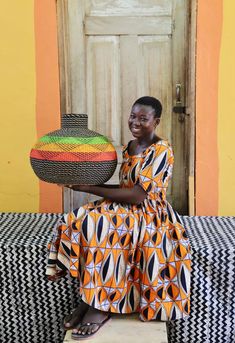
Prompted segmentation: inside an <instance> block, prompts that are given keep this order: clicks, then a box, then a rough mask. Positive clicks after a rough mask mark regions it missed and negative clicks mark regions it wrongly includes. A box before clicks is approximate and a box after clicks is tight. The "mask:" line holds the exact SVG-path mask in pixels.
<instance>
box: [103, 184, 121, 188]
mask: <svg viewBox="0 0 235 343" xmlns="http://www.w3.org/2000/svg"><path fill="white" fill-rule="evenodd" d="M99 187H103V188H119V187H120V185H109V184H107V183H103V184H102V185H99Z"/></svg>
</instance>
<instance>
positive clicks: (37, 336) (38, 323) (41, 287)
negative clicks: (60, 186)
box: [0, 213, 79, 343]
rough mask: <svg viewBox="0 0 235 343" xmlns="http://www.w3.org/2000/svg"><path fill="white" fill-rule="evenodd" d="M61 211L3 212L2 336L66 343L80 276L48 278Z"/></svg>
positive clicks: (17, 341)
mask: <svg viewBox="0 0 235 343" xmlns="http://www.w3.org/2000/svg"><path fill="white" fill-rule="evenodd" d="M58 217H59V215H58V214H35V213H1V214H0V256H1V260H0V286H1V297H0V318H1V319H0V342H2V343H8V342H9V343H11V342H14V343H62V342H63V339H64V331H63V329H62V327H61V323H62V320H63V317H64V316H65V314H67V313H69V312H70V311H71V309H72V308H73V307H75V306H76V305H77V304H78V301H79V296H78V284H77V280H75V279H73V278H70V279H68V278H67V277H66V278H64V279H63V280H60V282H58V283H52V282H49V281H47V279H46V277H45V270H46V262H47V243H48V240H50V239H51V236H52V230H51V229H50V228H51V227H53V226H55V225H56V222H57V221H58Z"/></svg>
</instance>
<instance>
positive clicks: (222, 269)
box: [0, 213, 235, 343]
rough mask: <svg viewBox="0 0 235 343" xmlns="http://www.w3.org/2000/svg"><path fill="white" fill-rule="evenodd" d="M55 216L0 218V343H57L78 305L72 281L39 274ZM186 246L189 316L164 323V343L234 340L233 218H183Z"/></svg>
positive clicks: (231, 342)
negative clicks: (68, 316)
mask: <svg viewBox="0 0 235 343" xmlns="http://www.w3.org/2000/svg"><path fill="white" fill-rule="evenodd" d="M59 216H60V215H59V214H35V213H2V214H0V257H1V260H0V287H1V288H0V289H1V291H0V342H1V343H13V342H14V343H60V342H63V337H64V331H63V329H62V328H61V322H62V319H63V317H64V315H65V314H66V313H68V312H69V311H70V310H71V309H72V307H73V306H76V304H77V302H78V301H79V296H78V285H77V283H76V280H73V279H70V278H64V279H62V280H60V281H59V282H58V283H52V282H48V281H47V279H46V277H45V268H46V262H47V242H48V241H49V240H50V238H51V235H52V228H53V227H54V225H55V224H56V222H57V220H58V218H59ZM181 218H182V220H183V223H184V225H185V227H186V228H187V232H188V235H189V238H190V243H191V247H192V274H191V315H190V317H189V318H188V319H185V320H178V321H174V322H169V323H168V324H167V331H168V341H169V343H186V342H187V343H235V218H234V217H181Z"/></svg>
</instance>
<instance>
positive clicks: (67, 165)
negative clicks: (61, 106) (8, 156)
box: [30, 114, 117, 185]
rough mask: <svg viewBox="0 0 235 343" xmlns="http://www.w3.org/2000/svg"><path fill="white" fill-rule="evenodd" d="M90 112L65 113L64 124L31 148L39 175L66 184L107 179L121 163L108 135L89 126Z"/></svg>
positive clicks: (32, 157)
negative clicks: (90, 128) (88, 113)
mask: <svg viewBox="0 0 235 343" xmlns="http://www.w3.org/2000/svg"><path fill="white" fill-rule="evenodd" d="M87 121H88V119H87V115H86V114H66V115H63V116H62V125H61V126H62V128H61V129H60V130H56V131H53V132H50V133H48V134H46V135H45V136H43V137H41V138H40V139H39V141H38V142H37V143H36V144H35V146H34V147H33V149H32V150H31V152H30V162H31V166H32V168H33V170H34V172H35V174H36V175H37V176H38V177H39V179H41V180H43V181H46V182H50V183H57V184H65V185H97V184H102V183H105V182H107V181H108V180H109V179H110V178H111V176H112V175H113V173H114V171H115V169H116V166H117V154H116V151H115V148H114V146H113V145H112V144H111V143H110V141H109V140H108V138H107V137H105V136H102V135H100V134H99V133H97V132H94V131H91V130H89V129H88V128H87Z"/></svg>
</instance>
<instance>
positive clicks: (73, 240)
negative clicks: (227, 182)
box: [47, 140, 191, 321]
mask: <svg viewBox="0 0 235 343" xmlns="http://www.w3.org/2000/svg"><path fill="white" fill-rule="evenodd" d="M173 162H174V157H173V152H172V148H171V146H170V145H169V144H168V142H167V141H165V140H160V141H159V142H157V143H154V144H152V145H151V146H149V147H148V148H147V149H146V150H145V151H144V152H142V153H141V154H138V155H134V156H130V155H129V153H128V146H125V147H124V149H123V162H122V165H121V169H120V187H122V188H128V187H133V186H134V185H136V184H138V185H140V186H141V187H142V188H143V189H144V190H145V191H146V193H147V197H146V199H145V200H144V201H143V202H142V203H141V204H139V205H131V204H125V203H116V202H111V201H109V200H104V199H103V200H99V201H96V202H93V203H88V204H86V205H84V206H82V207H80V208H78V209H76V210H74V211H73V212H70V213H68V214H66V215H63V216H62V218H61V219H60V221H59V223H58V225H57V226H56V227H55V230H54V235H53V238H52V241H51V243H50V244H49V259H48V265H47V274H48V275H53V274H54V273H55V272H56V271H57V270H68V271H69V272H70V274H71V275H72V276H73V277H75V278H78V280H79V283H80V294H81V297H82V299H83V301H84V302H86V303H87V304H89V305H91V306H93V307H95V308H97V309H99V310H102V311H110V312H114V313H131V312H139V314H140V319H141V320H143V321H148V320H161V321H167V320H175V319H180V318H185V317H187V316H188V315H189V313H190V271H191V251H190V243H189V239H188V237H187V234H186V231H185V228H184V227H183V226H182V224H181V220H180V217H179V215H178V214H177V213H176V212H175V211H174V210H173V209H172V207H171V205H170V204H169V203H168V202H167V200H166V189H167V186H168V182H169V179H170V177H171V174H172V167H173Z"/></svg>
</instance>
